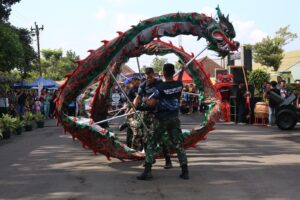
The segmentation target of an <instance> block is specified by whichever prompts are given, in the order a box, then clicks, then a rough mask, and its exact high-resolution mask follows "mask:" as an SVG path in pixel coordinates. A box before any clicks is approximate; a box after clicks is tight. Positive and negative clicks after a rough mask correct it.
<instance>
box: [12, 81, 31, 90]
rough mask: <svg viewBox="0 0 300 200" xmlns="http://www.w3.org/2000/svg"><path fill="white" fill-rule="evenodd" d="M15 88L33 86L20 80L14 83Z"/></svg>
mask: <svg viewBox="0 0 300 200" xmlns="http://www.w3.org/2000/svg"><path fill="white" fill-rule="evenodd" d="M13 88H15V89H17V88H31V85H30V83H25V82H18V83H14V84H13Z"/></svg>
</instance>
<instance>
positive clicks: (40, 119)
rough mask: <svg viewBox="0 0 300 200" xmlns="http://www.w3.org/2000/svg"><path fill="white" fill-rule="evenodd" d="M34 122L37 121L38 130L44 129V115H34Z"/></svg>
mask: <svg viewBox="0 0 300 200" xmlns="http://www.w3.org/2000/svg"><path fill="white" fill-rule="evenodd" d="M34 120H35V122H36V125H37V127H38V128H43V127H44V115H43V114H42V113H40V112H38V113H36V114H35V115H34Z"/></svg>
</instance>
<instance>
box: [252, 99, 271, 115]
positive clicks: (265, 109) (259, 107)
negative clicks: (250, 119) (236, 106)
mask: <svg viewBox="0 0 300 200" xmlns="http://www.w3.org/2000/svg"><path fill="white" fill-rule="evenodd" d="M254 115H255V118H267V117H268V116H269V106H268V104H267V103H266V102H257V103H256V104H255V108H254Z"/></svg>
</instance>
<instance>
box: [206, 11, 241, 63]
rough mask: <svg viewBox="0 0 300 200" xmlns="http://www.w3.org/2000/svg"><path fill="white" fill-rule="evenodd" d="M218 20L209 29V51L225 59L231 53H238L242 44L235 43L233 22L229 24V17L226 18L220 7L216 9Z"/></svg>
mask: <svg viewBox="0 0 300 200" xmlns="http://www.w3.org/2000/svg"><path fill="white" fill-rule="evenodd" d="M216 10H217V15H218V19H217V20H216V21H215V23H212V24H211V25H210V26H208V28H207V31H208V32H207V33H208V35H209V38H210V40H209V44H208V49H209V50H213V51H216V52H218V53H219V56H221V57H225V56H227V55H228V54H229V52H230V51H236V50H237V49H238V48H239V45H240V43H239V42H237V41H234V40H233V38H234V37H235V30H234V28H233V25H232V23H231V22H229V15H227V17H225V16H224V15H223V14H222V12H221V10H220V8H219V6H218V7H217V8H216Z"/></svg>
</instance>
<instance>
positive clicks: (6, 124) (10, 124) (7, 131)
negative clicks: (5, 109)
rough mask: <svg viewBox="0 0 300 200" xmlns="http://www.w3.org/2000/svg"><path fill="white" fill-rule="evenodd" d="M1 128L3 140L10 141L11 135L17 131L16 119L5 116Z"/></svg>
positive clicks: (0, 120) (0, 124)
mask: <svg viewBox="0 0 300 200" xmlns="http://www.w3.org/2000/svg"><path fill="white" fill-rule="evenodd" d="M0 126H1V130H2V136H3V139H9V138H10V135H11V133H12V132H14V131H15V129H16V118H13V117H11V116H10V115H8V114H3V115H2V117H1V118H0Z"/></svg>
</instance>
